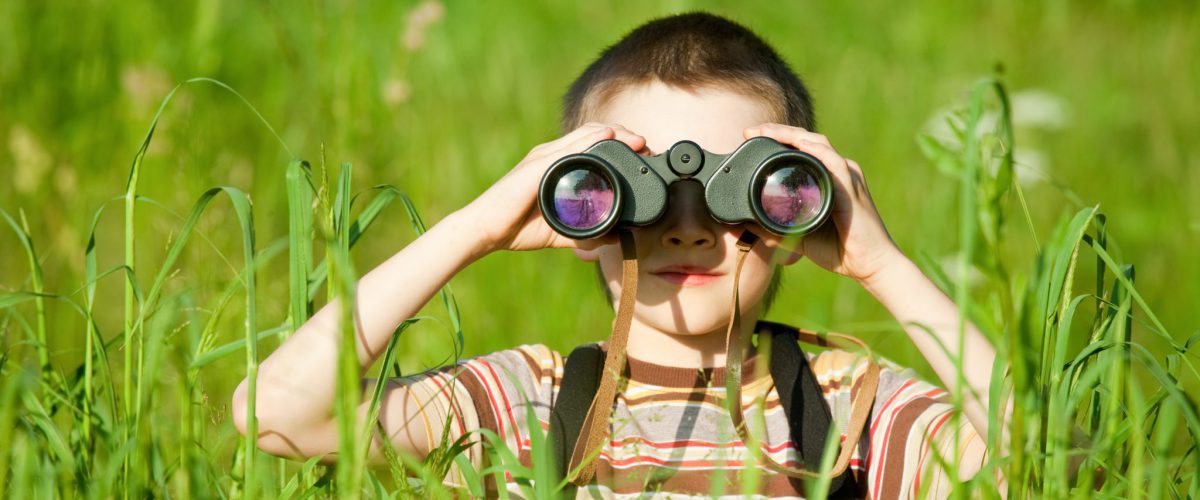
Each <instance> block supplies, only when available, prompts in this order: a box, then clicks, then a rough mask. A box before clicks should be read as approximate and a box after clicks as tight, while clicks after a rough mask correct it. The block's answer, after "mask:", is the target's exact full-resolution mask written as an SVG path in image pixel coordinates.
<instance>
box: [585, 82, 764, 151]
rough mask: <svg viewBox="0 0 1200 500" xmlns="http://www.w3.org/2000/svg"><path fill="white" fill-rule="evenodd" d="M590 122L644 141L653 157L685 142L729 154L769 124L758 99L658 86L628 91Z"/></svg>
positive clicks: (715, 90) (711, 89) (706, 89)
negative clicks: (747, 132) (746, 135)
mask: <svg viewBox="0 0 1200 500" xmlns="http://www.w3.org/2000/svg"><path fill="white" fill-rule="evenodd" d="M594 121H598V122H601V123H612V124H617V125H621V126H623V127H625V128H627V129H629V130H630V131H632V132H633V133H635V134H639V135H641V136H643V137H645V138H646V146H647V147H648V148H650V151H651V152H652V153H653V154H658V153H661V152H663V151H666V150H667V148H670V147H671V145H672V144H675V143H676V142H678V141H681V140H684V139H687V140H690V141H693V142H695V143H696V144H699V145H700V147H701V148H704V149H706V150H708V151H711V152H713V153H718V154H724V153H729V152H732V151H733V150H734V149H736V148H737V147H738V145H740V144H741V143H742V141H743V138H742V130H744V129H745V128H746V127H752V126H755V125H760V124H762V123H765V122H769V121H773V117H772V113H771V111H770V110H769V109H768V108H767V106H765V105H764V104H763V102H762V101H761V99H757V98H753V97H750V96H747V95H745V94H742V93H739V92H735V91H732V90H726V89H721V88H717V87H700V88H697V89H684V88H679V87H674V86H670V85H667V84H665V83H662V82H659V81H652V82H650V83H646V84H639V85H634V86H630V87H626V88H624V89H622V90H620V91H619V92H617V93H615V94H613V95H612V97H610V98H609V99H608V100H607V101H606V102H605V103H604V104H603V105H602V107H601V109H600V110H599V113H597V116H595V117H594Z"/></svg>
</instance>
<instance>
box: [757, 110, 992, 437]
mask: <svg viewBox="0 0 1200 500" xmlns="http://www.w3.org/2000/svg"><path fill="white" fill-rule="evenodd" d="M744 135H745V136H746V137H747V138H750V137H754V136H766V137H771V138H773V139H775V140H777V141H779V142H782V143H784V144H788V145H791V146H792V147H795V148H796V149H799V150H801V151H804V152H807V153H809V154H812V155H813V156H816V157H817V158H818V159H820V160H821V162H822V163H824V164H825V167H826V168H827V169H828V170H829V173H830V175H831V176H832V177H833V181H834V193H833V195H834V200H833V210H832V213H831V214H830V220H829V221H828V222H826V223H825V224H824V225H823V226H822V227H821V229H820V230H818V231H817V232H815V233H812V234H809V235H806V236H805V237H804V238H802V239H801V240H800V243H799V245H798V247H797V248H788V249H780V251H784V252H788V251H790V252H795V253H798V254H801V255H803V256H805V257H808V258H809V259H811V260H812V261H813V262H814V263H816V264H817V265H819V266H821V267H823V268H825V269H828V270H830V271H832V272H835V273H837V274H841V275H843V276H847V277H850V278H853V279H854V280H856V281H857V282H858V283H860V284H861V285H862V286H863V287H865V288H866V289H867V290H868V291H870V292H871V293H872V294H873V295H875V297H876V299H878V300H879V301H880V302H881V303H883V305H884V307H886V308H887V309H888V311H889V312H891V313H892V315H893V316H895V318H896V320H897V321H899V322H900V324H901V325H903V327H904V331H905V332H906V333H908V336H909V338H911V339H912V341H913V343H914V344H915V345H916V346H917V349H919V350H920V351H921V354H922V355H924V356H925V359H926V360H928V361H929V364H930V365H931V366H932V367H933V369H934V372H936V373H937V375H938V378H940V379H941V380H942V383H943V384H944V385H945V387H946V389H947V390H948V391H950V392H951V393H954V392H955V391H957V390H959V389H961V390H962V394H963V396H964V400H965V401H964V408H963V410H964V413H965V415H966V417H967V420H968V421H970V422H971V425H972V426H973V427H975V430H976V432H978V433H979V435H980V436H987V435H988V412H987V408H988V395H989V390H988V388H989V387H990V385H991V372H992V365H993V363H994V362H995V359H996V351H995V349H994V348H993V347H992V346H991V344H989V343H988V342H987V340H986V339H985V338H984V337H983V335H982V334H981V333H980V332H979V331H978V330H977V329H976V328H975V327H974V326H973V325H972V324H971V323H970V322H969V321H968V322H966V328H965V330H964V331H963V336H962V345H963V349H962V350H961V352H960V350H959V321H960V317H959V311H958V307H957V306H956V305H955V304H954V302H952V301H951V300H950V298H949V297H947V296H946V294H944V293H942V291H941V290H939V289H938V288H937V286H935V285H934V284H933V283H932V282H931V281H930V280H929V278H927V277H926V276H925V275H924V274H922V273H921V271H920V270H919V269H918V268H917V267H916V265H914V264H913V263H912V261H910V260H909V259H908V258H907V257H905V256H904V254H903V253H902V252H901V251H900V250H899V248H897V247H896V244H895V242H894V241H892V238H891V236H890V235H888V232H887V229H886V228H885V227H884V224H883V220H882V218H880V216H879V212H878V210H876V209H875V202H874V201H873V200H872V199H871V194H870V192H869V191H868V190H867V182H866V177H865V176H864V175H863V171H862V168H861V167H859V166H858V164H857V163H855V162H853V161H851V160H847V159H846V158H843V157H842V156H841V155H840V154H838V152H837V151H836V150H834V148H833V146H832V145H831V144H830V142H829V139H828V138H827V137H825V136H824V135H821V134H817V133H814V132H810V131H807V130H804V129H802V128H797V127H790V126H787V125H780V124H773V123H767V124H763V125H760V126H757V127H751V128H749V129H746V131H745V132H744ZM926 328H928V331H927V330H926ZM943 346H944V347H943ZM955 360H960V362H961V363H962V366H963V372H964V378H963V380H964V382H965V384H959V378H958V371H957V368H956V365H955ZM1006 415H1007V414H1006Z"/></svg>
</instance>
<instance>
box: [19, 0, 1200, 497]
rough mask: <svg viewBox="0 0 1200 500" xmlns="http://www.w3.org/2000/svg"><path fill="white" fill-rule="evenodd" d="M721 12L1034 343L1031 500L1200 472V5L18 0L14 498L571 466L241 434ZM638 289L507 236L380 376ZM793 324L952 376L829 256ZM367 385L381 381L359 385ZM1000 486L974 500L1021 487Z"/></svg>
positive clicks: (274, 489) (403, 479) (888, 208)
mask: <svg viewBox="0 0 1200 500" xmlns="http://www.w3.org/2000/svg"><path fill="white" fill-rule="evenodd" d="M689 9H705V10H710V11H713V12H716V13H720V14H723V15H726V16H728V17H731V18H733V19H735V20H738V21H740V22H742V23H744V24H746V25H747V26H749V27H750V28H752V29H754V30H756V31H758V32H759V33H761V34H763V35H764V37H765V38H767V39H768V41H770V42H771V43H773V44H774V45H775V46H776V48H777V49H778V50H779V51H780V52H781V53H782V55H783V56H784V57H785V58H786V59H787V60H788V61H789V62H790V63H791V64H792V66H793V68H794V69H795V70H796V71H797V72H798V73H799V74H800V75H801V77H802V78H804V80H805V83H806V84H807V85H808V86H809V88H810V89H811V90H812V92H813V94H814V96H815V99H816V108H817V121H818V124H819V127H818V128H819V131H820V132H822V133H824V134H826V135H828V137H829V138H830V140H831V141H832V143H833V144H834V146H835V147H837V148H838V150H839V152H841V153H842V154H843V155H845V156H846V157H848V158H852V159H854V160H855V161H857V162H858V163H859V164H861V165H862V167H863V170H864V171H865V173H866V177H867V181H868V183H869V184H870V186H871V193H872V195H873V197H874V198H875V201H876V204H877V206H878V208H879V210H880V212H881V214H882V216H883V218H884V220H885V222H886V223H887V226H888V229H889V230H890V232H891V235H892V237H893V238H894V239H895V240H896V242H897V243H898V244H899V246H900V248H901V249H903V250H904V251H905V253H906V254H908V255H909V256H910V257H912V258H913V260H914V261H916V262H917V263H918V264H919V265H920V266H921V267H922V269H923V270H924V271H925V272H926V274H927V275H929V276H930V277H931V278H932V279H933V280H934V281H935V282H936V283H937V284H938V285H939V286H940V287H942V288H943V290H945V291H946V292H947V294H949V295H950V296H951V297H953V298H954V299H955V300H956V301H957V302H958V303H959V305H960V307H961V308H963V309H964V310H966V311H968V313H969V315H970V317H971V319H972V320H973V321H974V322H975V323H976V324H977V325H978V326H979V327H980V329H981V330H982V331H984V333H985V334H986V335H987V336H988V338H989V339H990V340H991V341H992V342H993V343H994V345H995V346H996V348H997V350H998V352H999V355H1000V357H1001V358H1002V359H1003V360H1004V362H1005V363H1006V364H1007V365H1008V366H1009V367H1010V370H1009V371H1008V372H1007V373H1004V372H1000V371H998V372H996V373H995V376H994V379H993V386H994V388H993V393H994V394H997V395H999V394H1011V395H1012V400H1013V405H1014V410H1015V411H1014V416H1013V420H1012V422H1011V429H1010V435H1008V436H1001V435H998V434H996V433H993V435H992V436H988V442H989V448H990V449H993V450H1000V449H1004V450H1006V453H1003V454H999V453H997V454H994V456H992V457H990V462H989V464H988V467H989V469H999V470H1001V471H1002V472H1003V474H1004V476H1005V477H1007V478H1008V482H1009V484H1008V494H1010V495H1012V496H1014V497H1019V498H1066V497H1072V498H1090V497H1093V496H1097V497H1107V498H1187V497H1196V496H1198V495H1200V474H1197V463H1200V412H1198V410H1197V406H1196V395H1197V394H1200V370H1198V368H1197V366H1198V365H1200V347H1197V344H1200V321H1197V320H1196V319H1195V315H1194V310H1195V304H1197V303H1198V301H1197V298H1196V297H1198V296H1200V260H1198V259H1197V252H1196V248H1198V247H1200V146H1197V144H1196V140H1195V138H1196V137H1200V120H1198V119H1197V117H1200V93H1198V92H1197V91H1196V89H1197V88H1200V65H1197V64H1195V62H1196V61H1200V35H1198V33H1200V15H1198V13H1197V8H1196V5H1195V4H1193V3H1189V2H1178V3H1174V2H1158V3H1152V4H1145V5H1142V4H1139V3H1138V2H1132V1H1130V2H1118V1H1114V2H1096V3H1086V4H1085V3H1072V2H1030V3H1028V4H1017V3H996V4H994V5H991V6H984V5H977V4H968V3H962V2H957V3H946V2H937V3H935V2H918V3H916V4H913V3H895V2H825V3H816V2H808V3H795V2H793V3H780V2H753V3H738V4H710V3H707V2H666V3H646V2H618V3H611V4H598V3H583V4H579V5H567V4H565V3H545V4H539V5H533V4H505V3H469V2H468V3H453V2H449V3H444V4H443V3H439V2H435V1H425V2H417V3H414V2H404V3H381V4H371V5H358V4H352V3H349V4H347V3H342V2H331V3H306V4H290V3H273V2H264V3H257V4H251V3H244V4H243V3H225V2H216V1H203V0H202V1H198V2H169V3H161V2H135V1H131V2H119V3H104V2H84V3H68V2H63V3H58V2H33V1H26V0H13V1H7V2H3V3H0V96H3V97H0V219H2V220H0V256H3V257H4V258H3V259H2V260H0V496H3V497H7V498H30V497H77V496H89V497H90V496H94V497H105V498H107V497H147V496H155V497H193V496H195V497H230V496H235V497H240V496H250V497H255V496H258V497H279V496H285V497H295V496H301V495H315V496H320V497H325V496H338V497H343V496H365V497H389V496H390V497H402V498H408V497H413V496H427V497H437V498H440V497H450V496H454V495H459V496H478V495H481V494H482V493H483V491H482V480H481V479H480V477H482V476H483V475H488V474H495V475H499V476H503V475H504V474H506V473H508V474H511V475H512V476H514V477H516V478H518V479H521V480H524V479H532V478H536V477H541V476H540V475H541V474H543V473H544V470H541V469H539V468H538V467H535V468H534V469H533V470H529V469H526V468H524V467H522V466H521V465H520V464H519V463H515V459H514V458H513V457H512V456H511V451H509V450H505V449H503V448H502V447H489V450H490V454H491V457H492V462H493V463H494V464H495V467H493V468H491V469H487V470H479V471H468V476H469V477H473V478H474V480H473V482H471V484H469V485H468V486H467V487H466V488H465V489H464V490H454V489H451V488H448V487H444V486H442V485H441V484H440V483H441V479H442V476H443V475H444V474H445V471H446V469H447V467H449V465H450V464H452V463H458V464H459V465H460V466H464V467H465V466H466V464H465V462H464V461H463V459H462V455H461V454H460V452H461V449H462V446H461V445H462V443H444V446H443V448H441V449H440V450H439V451H438V452H436V453H435V454H434V455H432V456H431V457H430V458H429V459H428V460H426V461H424V462H422V461H420V460H416V459H413V458H411V457H405V456H402V455H401V454H392V453H389V454H387V455H388V457H387V458H388V463H387V464H386V465H380V466H375V467H368V466H367V465H366V460H365V454H364V453H363V450H364V444H365V437H366V436H368V435H369V432H370V429H363V428H360V427H357V426H355V425H354V424H353V422H351V421H350V420H349V419H345V418H342V419H341V420H340V422H341V424H342V425H341V435H342V448H341V449H340V452H339V454H340V455H341V456H342V457H343V459H341V460H339V461H338V462H337V464H336V465H328V466H327V465H322V464H319V463H317V462H316V461H315V460H314V461H308V462H299V461H289V460H284V459H278V458H275V457H272V456H270V455H267V454H265V453H262V452H259V451H257V450H255V449H254V448H253V446H252V445H250V444H248V443H247V442H246V440H244V439H243V438H242V437H241V436H240V435H239V434H238V432H237V431H236V430H235V428H234V426H233V423H232V422H233V418H232V416H231V414H230V411H231V409H230V398H231V395H232V392H233V389H234V387H235V386H236V385H237V383H238V382H239V381H241V380H242V379H243V378H245V377H246V376H247V375H248V374H253V373H255V371H256V370H257V365H258V362H260V361H261V360H262V359H264V358H265V357H266V356H267V355H268V354H269V353H270V352H271V351H272V350H273V349H274V348H275V347H276V346H278V345H279V343H280V342H281V341H282V340H283V339H284V338H286V337H287V335H289V333H290V332H291V331H292V330H293V329H294V327H295V326H296V325H298V324H299V323H302V322H303V320H304V319H305V318H306V317H307V316H308V315H309V314H311V312H312V311H313V310H315V309H316V308H319V307H320V306H321V305H323V304H324V303H325V302H326V301H327V300H328V299H329V298H330V297H335V296H336V297H343V298H345V299H346V300H352V297H351V296H350V295H351V292H352V290H353V283H354V279H355V277H356V276H358V275H359V274H362V273H364V272H366V271H367V270H369V269H370V268H372V267H374V266H375V265H376V264H378V263H380V262H381V261H382V260H384V259H385V258H387V257H388V256H390V255H391V254H393V253H395V252H396V251H398V250H399V249H401V248H402V247H403V246H404V245H405V244H406V243H407V242H409V241H411V240H412V239H413V238H415V237H416V236H417V235H418V234H419V233H420V232H421V231H423V230H424V228H425V227H427V226H430V225H432V224H434V223H436V222H437V221H438V220H440V219H441V218H443V217H444V216H446V215H447V214H449V213H451V212H453V211H454V210H456V209H458V208H459V207H461V206H463V205H465V204H466V203H468V202H469V201H470V200H471V199H473V198H474V197H475V196H476V195H478V194H479V193H481V192H482V191H483V190H484V189H486V188H487V187H488V186H489V185H490V184H491V183H492V182H493V181H495V180H496V179H498V178H499V177H500V176H501V175H503V173H504V172H506V171H507V170H508V169H509V168H511V167H512V166H513V165H515V164H516V163H517V162H518V161H519V160H520V159H521V158H522V157H523V156H524V155H525V153H526V152H528V150H529V149H530V148H531V147H533V146H534V145H536V144H539V143H542V142H546V141H548V140H550V139H553V138H554V137H556V136H558V135H559V134H560V131H559V130H558V113H559V107H558V106H559V99H560V97H561V95H562V93H563V92H564V91H565V89H566V87H567V85H568V84H569V83H570V82H571V80H572V79H573V78H575V77H576V76H577V75H578V74H579V72H580V71H582V69H583V68H584V66H585V65H586V64H587V63H588V62H590V61H591V59H592V58H593V57H594V56H595V55H597V53H598V52H599V51H600V50H601V49H602V48H603V47H605V46H607V45H608V44H611V43H613V42H614V41H616V40H617V39H618V38H619V37H620V36H621V35H622V34H624V33H625V32H627V31H628V30H630V29H632V28H634V27H635V26H637V25H638V24H640V23H641V22H643V21H645V20H647V19H650V18H652V17H654V16H657V15H663V14H668V13H674V12H680V11H685V10H689ZM612 314H613V313H612V311H611V309H610V308H609V306H608V305H607V303H606V301H605V299H604V295H603V293H602V291H601V290H600V288H599V286H598V284H597V282H596V278H595V275H594V270H593V268H592V266H590V265H588V264H585V263H582V262H579V261H578V260H576V259H575V257H573V256H572V255H571V253H570V252H566V251H562V252H556V251H541V252H537V253H502V254H493V255H491V256H489V257H487V258H485V259H483V260H481V261H479V262H477V263H476V264H474V265H473V266H472V267H470V268H468V269H467V270H466V271H464V272H463V273H461V274H460V275H458V276H457V277H456V278H455V279H454V280H453V281H452V282H451V285H450V286H449V287H447V288H446V289H444V290H443V292H442V294H440V295H438V296H436V297H435V298H434V300H433V301H431V303H430V304H429V305H428V306H427V307H426V309H425V310H424V311H422V314H421V315H420V316H419V317H417V318H414V319H413V320H412V321H410V322H408V323H405V325H403V327H402V329H401V331H400V332H398V334H397V335H396V336H395V338H394V339H393V343H392V344H391V345H389V348H388V351H387V354H386V355H385V356H384V359H383V360H381V362H380V363H378V364H377V366H376V367H374V368H373V369H372V370H371V376H375V374H376V373H384V374H388V375H392V376H395V375H397V374H412V373H417V372H420V371H423V370H426V369H430V368H433V367H437V366H442V365H445V364H447V363H453V362H454V361H455V360H457V359H461V358H465V357H470V356H475V355H479V354H484V353H488V352H493V351H496V350H500V349H504V348H509V347H513V346H516V345H519V344H525V343H543V344H546V345H548V346H550V347H551V348H553V349H556V350H558V351H559V352H569V350H570V349H571V348H573V347H574V346H576V345H578V344H581V343H584V342H592V341H597V340H601V339H603V338H605V337H606V336H607V335H608V333H609V328H610V325H611V318H612ZM767 319H770V320H774V321H780V322H785V323H791V324H794V325H798V326H802V327H805V328H808V329H812V330H818V331H835V332H845V333H849V334H852V335H855V336H857V337H860V338H862V339H863V340H865V341H866V342H867V343H868V344H870V345H871V347H872V349H873V350H874V352H876V353H877V354H879V355H882V356H884V357H886V358H888V359H890V360H892V361H894V362H896V363H899V364H901V365H904V366H911V367H913V368H915V369H916V370H917V371H918V373H920V374H921V376H922V377H923V378H926V379H928V380H931V381H936V380H937V378H936V377H935V376H934V374H933V372H932V370H931V369H930V368H929V366H928V365H927V364H926V363H925V361H924V360H923V359H922V358H921V355H920V353H919V352H918V351H917V350H916V349H915V347H913V346H912V345H911V343H910V342H909V340H908V339H907V337H906V336H905V334H904V333H903V332H902V331H901V329H900V327H899V325H897V324H895V322H894V321H893V320H892V319H891V317H890V316H889V315H888V314H887V312H886V311H885V310H884V309H883V308H882V306H880V305H879V304H877V303H875V301H874V300H873V299H872V297H871V296H870V295H869V294H868V293H867V292H866V291H865V290H862V289H861V288H859V287H858V286H857V285H856V284H855V283H854V282H853V281H852V280H849V279H845V278H840V277H837V276H834V275H833V274H831V273H828V272H825V271H823V270H821V269H819V268H817V267H816V266H814V265H812V264H809V263H803V262H802V263H801V264H799V265H796V266H792V267H790V268H787V271H786V274H785V277H784V284H783V288H782V291H781V292H780V294H779V297H778V299H777V300H776V302H775V305H774V307H773V309H772V310H771V311H770V314H769V315H768V316H767ZM347 331H349V330H347ZM347 341H350V340H349V338H347ZM339 384H341V385H340V387H342V388H343V393H344V394H351V393H353V394H355V396H357V392H356V391H357V390H358V380H357V376H344V377H342V378H341V379H339ZM368 396H371V395H368ZM956 396H959V397H961V395H956ZM374 397H375V398H376V400H377V398H378V394H375V395H374ZM998 399H999V398H997V397H993V398H992V400H998ZM345 401H350V399H346V400H345ZM993 410H994V411H993V412H992V418H993V420H994V419H996V418H998V417H997V412H996V411H995V410H996V409H993ZM338 411H339V415H342V414H344V413H345V410H342V409H339V410H338ZM251 421H252V422H253V419H251ZM991 427H992V428H997V427H998V426H991ZM470 438H471V439H473V440H483V441H485V442H490V439H491V437H489V436H487V435H484V434H475V435H472V436H470ZM543 451H544V450H543ZM538 453H540V452H537V451H535V459H537V460H535V461H536V462H537V463H539V464H542V465H541V467H545V466H548V459H542V458H544V457H545V455H539V454H538ZM950 466H951V467H953V464H951V465H950ZM472 475H473V476H472ZM986 476H989V475H988V474H981V475H980V477H979V478H978V479H976V480H973V481H965V482H963V483H962V484H961V485H959V488H958V490H957V491H958V492H959V493H961V494H962V495H963V496H964V497H985V498H986V497H998V496H1000V495H1001V494H1002V493H1001V491H1000V490H999V489H998V487H997V485H996V484H995V482H994V481H991V480H990V478H989V477H986ZM523 478H524V479H523ZM525 487H526V489H527V495H528V496H530V497H539V498H551V497H553V496H554V495H555V485H548V484H545V483H544V482H543V483H537V484H534V483H531V482H529V481H525ZM810 493H811V495H812V496H814V497H821V496H823V495H824V492H823V491H822V487H821V485H820V484H819V483H816V484H814V485H813V489H812V491H811V492H810Z"/></svg>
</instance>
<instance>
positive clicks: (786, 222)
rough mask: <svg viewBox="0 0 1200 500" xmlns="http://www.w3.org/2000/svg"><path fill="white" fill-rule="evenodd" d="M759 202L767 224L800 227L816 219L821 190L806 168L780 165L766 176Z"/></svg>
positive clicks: (818, 212) (810, 171) (819, 209)
mask: <svg viewBox="0 0 1200 500" xmlns="http://www.w3.org/2000/svg"><path fill="white" fill-rule="evenodd" d="M759 200H760V201H761V203H762V211H763V213H765V215H766V216H767V217H768V218H769V219H771V222H774V223H775V224H778V225H780V226H783V227H793V226H800V225H804V224H808V223H809V222H811V221H812V220H813V219H814V218H816V217H817V216H818V215H820V212H821V206H822V199H821V187H820V184H819V181H818V179H817V175H816V174H815V173H814V172H813V171H812V170H810V169H809V168H804V167H803V166H797V165H790V164H783V165H781V166H780V167H779V168H777V169H776V170H775V171H774V172H771V174H770V175H768V176H767V179H766V181H764V182H763V185H762V191H761V192H760V193H759Z"/></svg>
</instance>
